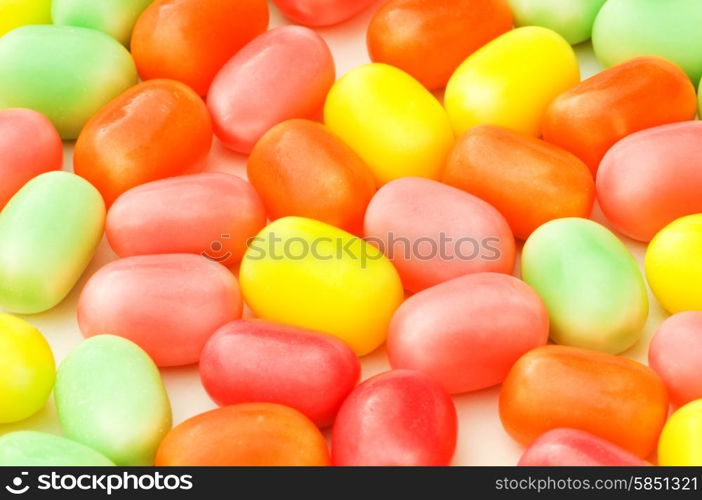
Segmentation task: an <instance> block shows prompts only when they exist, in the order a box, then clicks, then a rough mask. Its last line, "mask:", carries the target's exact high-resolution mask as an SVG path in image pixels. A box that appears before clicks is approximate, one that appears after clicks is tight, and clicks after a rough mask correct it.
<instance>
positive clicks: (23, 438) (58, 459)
mask: <svg viewBox="0 0 702 500" xmlns="http://www.w3.org/2000/svg"><path fill="white" fill-rule="evenodd" d="M112 465H114V464H113V463H112V461H111V460H110V459H108V458H107V457H105V456H104V455H102V454H100V453H98V452H97V451H95V450H92V449H91V448H88V447H87V446H84V445H82V444H80V443H77V442H75V441H71V440H70V439H66V438H64V437H61V436H54V435H53V434H47V433H45V432H35V431H17V432H10V433H9V434H5V435H4V436H2V437H0V466H10V467H94V466H106V467H109V466H112Z"/></svg>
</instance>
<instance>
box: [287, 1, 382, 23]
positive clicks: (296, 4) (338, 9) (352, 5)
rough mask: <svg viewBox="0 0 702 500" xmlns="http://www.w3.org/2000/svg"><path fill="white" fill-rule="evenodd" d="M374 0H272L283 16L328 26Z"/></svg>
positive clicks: (351, 14) (344, 19) (360, 9)
mask: <svg viewBox="0 0 702 500" xmlns="http://www.w3.org/2000/svg"><path fill="white" fill-rule="evenodd" d="M373 2H374V0H273V3H274V4H275V6H276V7H278V10H280V12H282V13H283V15H284V16H285V17H288V18H290V19H292V20H293V21H295V22H297V23H300V24H304V25H306V26H330V25H332V24H338V23H340V22H343V21H346V20H347V19H350V18H352V17H353V16H355V15H356V14H358V13H359V12H361V11H362V10H363V9H365V8H366V7H368V6H369V5H371V4H372V3H373Z"/></svg>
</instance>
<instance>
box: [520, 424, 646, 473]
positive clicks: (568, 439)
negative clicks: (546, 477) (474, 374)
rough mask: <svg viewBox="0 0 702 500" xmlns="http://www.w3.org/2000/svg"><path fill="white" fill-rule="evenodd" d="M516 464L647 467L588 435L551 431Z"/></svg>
mask: <svg viewBox="0 0 702 500" xmlns="http://www.w3.org/2000/svg"><path fill="white" fill-rule="evenodd" d="M519 465H522V466H525V465H526V466H536V467H563V466H565V467H640V466H646V465H650V464H649V463H648V462H646V461H644V460H641V459H640V458H639V457H637V456H636V455H634V454H632V453H630V452H628V451H626V450H623V449H621V448H620V447H619V446H617V445H614V444H612V443H610V442H609V441H605V440H604V439H602V438H599V437H597V436H595V435H593V434H590V433H589V432H584V431H579V430H577V429H554V430H552V431H548V432H547V433H545V434H543V435H542V436H540V437H539V438H537V439H536V440H535V441H534V442H533V443H532V444H531V446H529V448H528V449H527V450H526V451H525V452H524V455H522V458H521V459H520V460H519Z"/></svg>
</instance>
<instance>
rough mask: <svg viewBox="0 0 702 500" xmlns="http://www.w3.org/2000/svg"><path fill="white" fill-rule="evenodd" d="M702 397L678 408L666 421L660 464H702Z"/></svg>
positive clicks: (660, 445)
mask: <svg viewBox="0 0 702 500" xmlns="http://www.w3.org/2000/svg"><path fill="white" fill-rule="evenodd" d="M700 441H702V399H698V400H696V401H693V402H691V403H688V404H686V405H685V406H683V407H682V408H680V409H678V410H677V411H676V412H675V413H673V415H672V416H671V417H670V418H669V419H668V422H666V424H665V427H664V428H663V432H662V433H661V439H660V441H659V443H658V465H661V466H664V467H670V466H679V467H699V466H702V449H700V445H699V443H700Z"/></svg>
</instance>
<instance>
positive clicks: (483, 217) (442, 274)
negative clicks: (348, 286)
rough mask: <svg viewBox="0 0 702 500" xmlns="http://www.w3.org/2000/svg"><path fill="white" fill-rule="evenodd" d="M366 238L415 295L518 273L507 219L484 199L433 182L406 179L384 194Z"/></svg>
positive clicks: (368, 221)
mask: <svg viewBox="0 0 702 500" xmlns="http://www.w3.org/2000/svg"><path fill="white" fill-rule="evenodd" d="M364 234H365V236H366V239H368V240H369V241H371V242H372V243H374V244H376V245H378V246H379V247H380V248H381V249H382V250H383V252H384V253H385V255H387V256H388V258H389V259H390V260H391V261H392V263H393V264H394V265H395V267H396V268H397V271H398V272H399V273H400V277H401V278H402V284H403V285H404V287H405V289H406V290H410V291H412V292H418V291H420V290H423V289H425V288H428V287H430V286H434V285H437V284H439V283H443V282H444V281H448V280H450V279H453V278H457V277H459V276H463V275H465V274H470V273H477V272H498V273H511V272H512V268H513V267H514V258H515V247H514V236H512V232H511V231H510V229H509V225H508V224H507V221H505V219H504V217H502V215H500V213H499V212H498V211H497V210H495V209H494V208H493V207H492V206H490V205H488V204H487V203H485V202H484V201H482V200H481V199H479V198H476V197H475V196H473V195H470V194H468V193H464V192H463V191H460V190H458V189H455V188H452V187H450V186H445V185H443V184H441V183H439V182H436V181H432V180H429V179H420V178H417V177H407V178H404V179H397V180H394V181H392V182H390V183H389V184H387V185H386V186H384V187H383V188H381V189H380V190H379V191H378V193H376V195H375V196H374V197H373V199H372V200H371V203H370V205H369V206H368V210H367V211H366V218H365V229H364Z"/></svg>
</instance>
